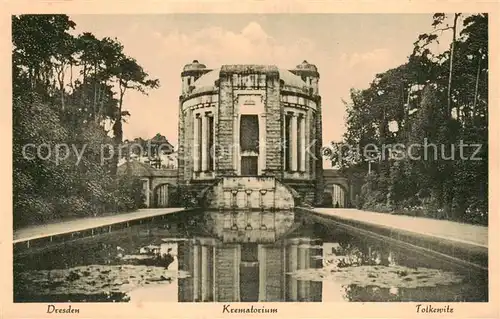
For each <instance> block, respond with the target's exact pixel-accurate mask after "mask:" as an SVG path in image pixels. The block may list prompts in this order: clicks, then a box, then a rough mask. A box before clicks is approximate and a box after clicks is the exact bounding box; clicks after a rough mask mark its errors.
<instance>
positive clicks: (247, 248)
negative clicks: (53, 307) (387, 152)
mask: <svg viewBox="0 0 500 319" xmlns="http://www.w3.org/2000/svg"><path fill="white" fill-rule="evenodd" d="M443 265H444V264H442V263H441V262H439V261H436V260H433V259H432V260H431V259H430V258H429V257H424V256H419V255H418V254H416V253H414V252H412V251H407V250H404V249H401V248H398V247H391V246H390V245H388V244H387V243H386V242H380V241H376V240H373V239H367V238H363V236H361V235H359V234H354V233H352V232H347V231H345V230H343V229H340V228H339V227H338V226H334V225H332V224H328V222H327V221H324V220H323V221H322V222H318V221H317V220H315V219H314V218H312V217H311V216H308V215H301V214H298V213H293V212H238V213H232V212H200V213H194V214H193V213H189V215H185V214H176V215H171V216H168V218H165V219H164V220H160V221H157V222H154V223H149V224H143V225H137V226H133V227H131V228H128V229H125V230H121V231H117V232H114V233H110V234H102V235H98V236H94V237H92V238H85V239H79V240H76V241H73V242H70V243H65V244H60V245H59V246H57V247H49V248H45V249H44V250H39V251H37V252H34V253H30V254H29V255H23V256H21V255H19V256H15V257H14V302H68V301H71V302H84V301H87V302H129V301H131V302H137V301H148V302H154V301H160V302H213V301H217V302H223V301H228V302H236V301H242V302H253V301H255V302H256V301H262V302H264V301H284V302H285V301H290V302H294V301H298V302H342V301H354V302H371V301H436V302H438V301H441V302H446V301H487V300H488V281H487V275H486V274H481V273H479V274H478V273H477V272H472V271H471V272H469V271H464V270H458V269H453V267H451V268H450V266H449V265H447V266H443Z"/></svg>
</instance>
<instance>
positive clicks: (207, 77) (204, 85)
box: [192, 69, 220, 93]
mask: <svg viewBox="0 0 500 319" xmlns="http://www.w3.org/2000/svg"><path fill="white" fill-rule="evenodd" d="M219 72H220V69H214V70H212V71H210V72H207V73H205V74H203V75H202V76H200V77H199V78H198V79H197V80H196V81H194V83H193V84H192V85H193V86H194V89H193V92H192V93H196V92H201V91H205V90H211V89H213V88H214V86H215V81H217V80H218V79H219Z"/></svg>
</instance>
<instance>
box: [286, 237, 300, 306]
mask: <svg viewBox="0 0 500 319" xmlns="http://www.w3.org/2000/svg"><path fill="white" fill-rule="evenodd" d="M297 258H298V245H297V240H296V239H292V240H291V242H290V245H289V246H288V272H294V271H296V270H297V266H298V265H297V264H298V260H297ZM288 282H289V285H288V289H289V292H288V293H289V301H297V297H298V296H297V279H295V278H292V276H291V275H288Z"/></svg>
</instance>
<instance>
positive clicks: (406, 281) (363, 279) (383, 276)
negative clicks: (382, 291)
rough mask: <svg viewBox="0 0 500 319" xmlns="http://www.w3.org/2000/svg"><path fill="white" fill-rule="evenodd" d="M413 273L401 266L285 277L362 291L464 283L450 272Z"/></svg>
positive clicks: (427, 270) (327, 270)
mask: <svg viewBox="0 0 500 319" xmlns="http://www.w3.org/2000/svg"><path fill="white" fill-rule="evenodd" d="M413 270H414V269H411V268H408V267H404V266H377V267H374V266H357V267H344V268H339V267H325V268H320V269H301V270H297V271H295V272H291V273H289V275H291V276H292V277H293V278H295V279H297V280H310V281H329V280H333V281H336V282H339V283H342V284H355V285H358V286H362V287H366V286H368V285H370V286H373V285H376V286H377V287H380V288H394V287H399V288H418V287H436V286H441V285H451V284H456V283H461V282H462V281H463V279H464V278H463V277H462V276H460V275H457V274H455V273H453V272H446V271H442V270H438V269H430V268H418V269H417V271H416V272H415V271H413ZM422 276H425V277H422ZM374 278H376V279H374ZM422 279H425V280H422Z"/></svg>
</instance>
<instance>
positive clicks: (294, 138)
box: [290, 114, 297, 172]
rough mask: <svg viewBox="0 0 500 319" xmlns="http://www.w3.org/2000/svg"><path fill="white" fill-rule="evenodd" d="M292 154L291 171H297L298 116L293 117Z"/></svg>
mask: <svg viewBox="0 0 500 319" xmlns="http://www.w3.org/2000/svg"><path fill="white" fill-rule="evenodd" d="M291 120H292V125H291V130H290V131H291V134H290V135H291V139H290V153H291V154H292V162H291V165H290V166H291V170H292V171H293V172H296V171H297V114H293V115H292V119H291Z"/></svg>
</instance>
